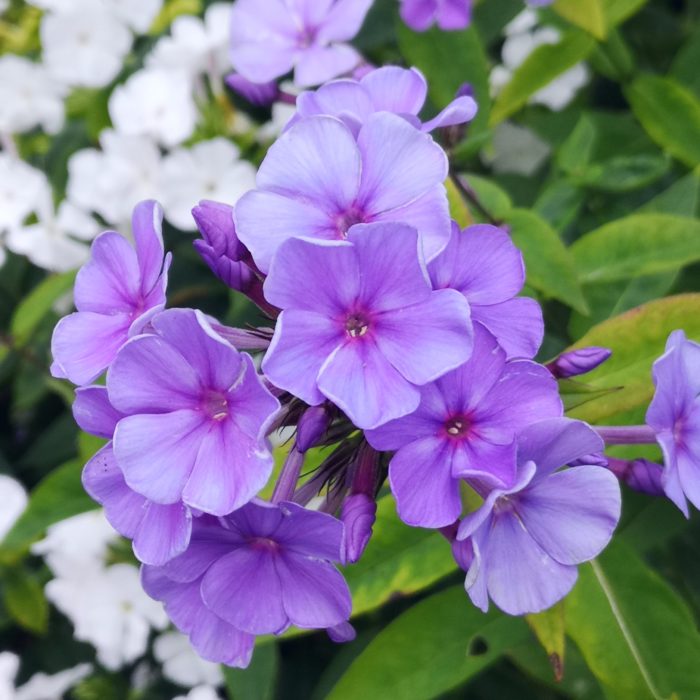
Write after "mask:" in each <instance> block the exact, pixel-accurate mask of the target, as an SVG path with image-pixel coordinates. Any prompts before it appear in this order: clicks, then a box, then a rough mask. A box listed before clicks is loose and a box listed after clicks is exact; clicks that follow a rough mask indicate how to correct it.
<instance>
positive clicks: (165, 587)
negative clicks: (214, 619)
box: [141, 566, 211, 634]
mask: <svg viewBox="0 0 700 700" xmlns="http://www.w3.org/2000/svg"><path fill="white" fill-rule="evenodd" d="M141 585H142V586H143V590H144V591H145V592H146V594H147V595H149V596H150V597H151V598H153V599H154V600H159V601H161V602H162V603H164V607H165V612H166V613H167V614H168V617H169V618H170V619H171V620H172V621H173V624H174V625H175V626H176V627H177V628H178V629H179V630H180V631H181V632H184V633H185V634H188V633H189V631H190V630H191V629H192V628H193V627H194V625H195V624H196V622H197V620H198V619H200V618H201V617H202V616H203V615H207V614H211V613H209V611H208V610H207V609H206V608H205V607H204V603H203V602H202V597H201V595H200V593H199V582H195V583H187V584H182V583H177V582H175V581H173V580H172V579H170V578H168V576H167V575H166V573H165V568H164V567H159V566H142V567H141Z"/></svg>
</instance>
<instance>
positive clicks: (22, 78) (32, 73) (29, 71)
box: [0, 54, 65, 134]
mask: <svg viewBox="0 0 700 700" xmlns="http://www.w3.org/2000/svg"><path fill="white" fill-rule="evenodd" d="M64 95H65V88H64V87H63V86H62V85H60V84H58V83H57V82H56V81H55V80H54V79H53V78H52V77H51V76H50V75H49V72H48V71H47V69H46V68H45V67H44V66H42V65H41V64H39V63H34V62H33V61H29V60H27V59H26V58H20V57H19V56H13V55H12V54H6V55H4V56H2V57H0V133H7V134H15V133H20V132H24V131H29V130H31V129H33V128H34V127H36V126H41V127H42V128H43V129H44V130H45V131H47V132H48V133H51V134H53V133H56V132H57V131H58V130H59V129H60V128H61V127H62V126H63V97H64Z"/></svg>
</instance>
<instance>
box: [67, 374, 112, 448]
mask: <svg viewBox="0 0 700 700" xmlns="http://www.w3.org/2000/svg"><path fill="white" fill-rule="evenodd" d="M123 417H124V414H123V413H120V412H119V411H117V410H116V409H115V408H114V407H113V406H112V404H111V403H110V402H109V397H108V396H107V388H106V387H104V386H87V387H83V388H81V389H76V391H75V401H74V402H73V418H74V419H75V422H76V423H77V424H78V426H79V427H80V429H81V430H84V431H85V432H86V433H90V434H91V435H97V437H101V438H106V439H108V440H111V439H112V435H114V428H115V427H116V425H117V423H118V422H119V421H120V420H121V419H122V418H123Z"/></svg>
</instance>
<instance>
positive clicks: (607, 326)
mask: <svg viewBox="0 0 700 700" xmlns="http://www.w3.org/2000/svg"><path fill="white" fill-rule="evenodd" d="M698 309H700V294H680V295H677V296H672V297H666V298H665V299H657V300H656V301H652V302H649V303H648V304H645V305H643V306H639V307H637V308H636V309H632V310H631V311H628V312H627V313H625V314H622V315H621V316H616V317H615V318H611V319H608V320H607V321H604V322H603V323H600V324H599V325H597V326H595V327H594V328H592V329H591V330H590V331H589V332H588V333H586V335H584V336H583V337H582V338H581V339H580V340H579V341H578V342H577V343H576V344H575V345H573V346H572V349H573V348H580V347H586V346H589V345H598V346H603V347H607V348H610V349H611V350H612V351H613V354H612V357H610V359H609V360H608V361H607V362H604V363H603V364H602V365H601V366H600V367H597V368H596V369H594V370H593V371H592V372H590V373H588V374H587V375H586V384H588V385H590V386H594V387H597V388H599V389H602V388H614V387H622V388H621V389H620V390H619V391H616V392H614V393H610V394H607V395H605V396H601V397H600V398H596V399H594V400H593V401H589V402H588V403H586V404H585V405H583V406H579V407H578V408H575V409H574V410H573V411H571V412H570V414H569V415H571V416H572V417H574V418H580V419H582V420H586V421H589V422H596V421H601V420H603V419H609V418H610V417H611V416H614V415H616V414H619V413H622V412H625V411H630V410H632V409H635V408H639V407H643V406H645V405H646V404H647V403H648V402H649V400H650V399H651V397H652V395H653V391H654V387H653V384H652V381H651V365H652V363H653V361H654V360H655V359H656V358H657V357H659V356H661V355H662V354H663V352H664V348H665V346H666V339H667V338H668V335H669V334H670V333H671V331H674V330H676V329H678V328H682V329H684V330H685V332H686V334H687V335H688V337H689V338H691V339H692V340H695V341H700V314H698Z"/></svg>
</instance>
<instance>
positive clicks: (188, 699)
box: [173, 685, 221, 700]
mask: <svg viewBox="0 0 700 700" xmlns="http://www.w3.org/2000/svg"><path fill="white" fill-rule="evenodd" d="M173 700H221V699H220V698H219V695H218V693H217V692H216V688H212V687H211V686H209V685H200V686H198V687H197V688H192V690H190V692H189V693H187V695H178V696H177V697H176V698H173Z"/></svg>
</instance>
